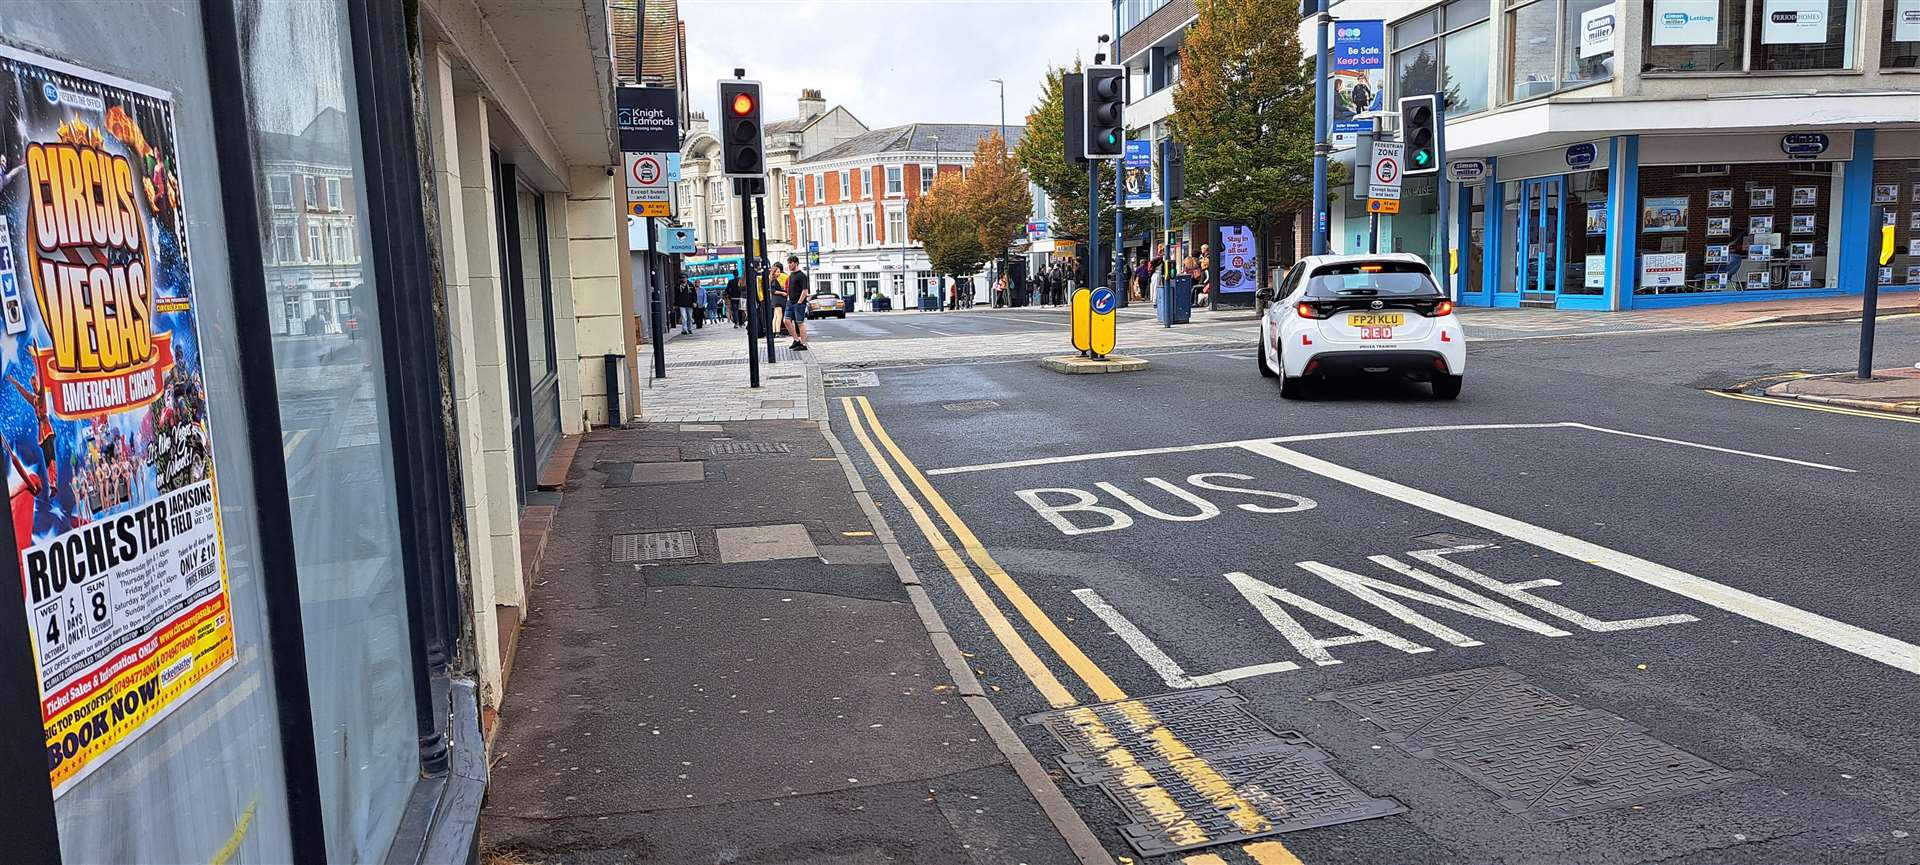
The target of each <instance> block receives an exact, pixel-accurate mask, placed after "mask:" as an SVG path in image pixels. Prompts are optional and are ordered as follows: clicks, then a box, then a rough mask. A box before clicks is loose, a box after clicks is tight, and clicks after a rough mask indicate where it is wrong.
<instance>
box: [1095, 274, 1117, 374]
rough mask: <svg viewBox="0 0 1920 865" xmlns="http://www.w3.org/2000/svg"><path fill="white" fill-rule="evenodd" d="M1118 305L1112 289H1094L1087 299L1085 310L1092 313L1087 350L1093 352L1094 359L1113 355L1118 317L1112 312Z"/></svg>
mask: <svg viewBox="0 0 1920 865" xmlns="http://www.w3.org/2000/svg"><path fill="white" fill-rule="evenodd" d="M1119 305H1120V302H1119V300H1118V299H1117V298H1116V297H1114V294H1113V289H1111V288H1106V287H1104V286H1103V287H1101V288H1096V289H1094V290H1093V296H1092V297H1089V298H1087V308H1088V310H1089V311H1090V312H1091V313H1092V322H1091V329H1092V331H1093V333H1092V336H1091V338H1090V342H1091V345H1090V346H1089V348H1090V349H1091V350H1092V351H1093V356H1094V357H1105V356H1107V355H1109V354H1112V353H1113V345H1114V343H1115V342H1116V341H1117V329H1118V324H1119V322H1118V321H1117V319H1118V318H1119V317H1118V316H1117V315H1115V314H1114V311H1115V310H1116V309H1117V308H1118V307H1119Z"/></svg>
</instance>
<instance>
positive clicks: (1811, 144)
mask: <svg viewBox="0 0 1920 865" xmlns="http://www.w3.org/2000/svg"><path fill="white" fill-rule="evenodd" d="M1829 143H1830V142H1829V140H1828V138H1827V135H1826V133H1824V132H1789V133H1787V134H1786V135H1782V136H1780V151H1781V152H1782V153H1785V154H1786V155H1788V156H1791V157H1793V158H1795V159H1812V158H1813V157H1815V156H1819V155H1820V154H1822V153H1825V152H1827V146H1828V144H1829Z"/></svg>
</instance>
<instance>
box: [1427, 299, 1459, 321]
mask: <svg viewBox="0 0 1920 865" xmlns="http://www.w3.org/2000/svg"><path fill="white" fill-rule="evenodd" d="M1452 314H1453V301H1451V300H1442V301H1440V302H1438V303H1435V304H1434V305H1433V308H1432V309H1429V310H1427V317H1428V318H1439V317H1440V316H1443V315H1452Z"/></svg>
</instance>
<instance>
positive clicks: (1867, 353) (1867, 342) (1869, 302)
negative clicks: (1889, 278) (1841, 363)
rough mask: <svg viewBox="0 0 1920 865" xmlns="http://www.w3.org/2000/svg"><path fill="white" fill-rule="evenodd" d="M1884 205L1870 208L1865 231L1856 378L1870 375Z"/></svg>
mask: <svg viewBox="0 0 1920 865" xmlns="http://www.w3.org/2000/svg"><path fill="white" fill-rule="evenodd" d="M1886 219H1887V215H1886V208H1884V207H1875V208H1874V209H1873V221H1872V222H1869V223H1867V224H1868V225H1871V226H1873V229H1872V230H1871V231H1868V232H1867V269H1866V274H1867V284H1866V287H1865V289H1864V290H1862V291H1861V292H1860V364H1859V368H1858V369H1856V370H1854V377H1855V378H1858V379H1862V380H1864V379H1869V378H1873V329H1874V324H1875V321H1874V320H1875V319H1876V318H1878V317H1879V315H1880V267H1879V265H1880V260H1881V248H1882V247H1883V246H1884V245H1885V244H1886V242H1887V241H1888V240H1891V237H1889V236H1888V235H1889V234H1890V232H1889V231H1888V230H1887V228H1886V224H1887V223H1886Z"/></svg>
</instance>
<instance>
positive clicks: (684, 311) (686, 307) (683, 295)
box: [673, 279, 696, 334]
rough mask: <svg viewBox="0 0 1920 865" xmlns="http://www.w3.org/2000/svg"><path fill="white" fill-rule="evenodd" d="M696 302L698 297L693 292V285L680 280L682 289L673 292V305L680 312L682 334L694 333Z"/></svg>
mask: <svg viewBox="0 0 1920 865" xmlns="http://www.w3.org/2000/svg"><path fill="white" fill-rule="evenodd" d="M695 302H696V297H695V295H694V292H693V283H691V282H688V281H686V280H684V279H683V280H680V287H679V288H677V289H675V290H674V292H673V305H674V308H675V309H676V310H678V311H679V314H680V332H681V333H683V334H692V333H693V307H694V304H695Z"/></svg>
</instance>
